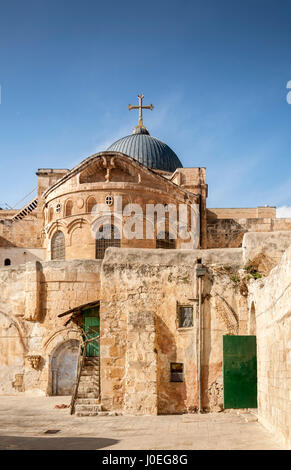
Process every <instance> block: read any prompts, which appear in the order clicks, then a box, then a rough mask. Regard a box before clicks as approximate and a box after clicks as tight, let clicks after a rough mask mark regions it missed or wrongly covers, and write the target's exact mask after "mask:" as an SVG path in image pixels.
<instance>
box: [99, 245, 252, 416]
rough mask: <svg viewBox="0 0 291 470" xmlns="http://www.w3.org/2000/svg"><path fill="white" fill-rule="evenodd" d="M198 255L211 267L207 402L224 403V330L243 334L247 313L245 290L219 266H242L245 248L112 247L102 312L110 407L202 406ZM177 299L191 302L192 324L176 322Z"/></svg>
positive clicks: (148, 410) (150, 410)
mask: <svg viewBox="0 0 291 470" xmlns="http://www.w3.org/2000/svg"><path fill="white" fill-rule="evenodd" d="M197 258H202V262H203V263H205V264H207V266H208V271H207V275H206V277H205V280H204V288H203V296H204V303H203V318H204V320H203V357H202V375H203V386H202V388H203V390H204V393H203V406H204V407H205V408H209V409H216V408H217V407H218V408H219V409H220V408H221V406H222V335H223V334H225V333H232V334H245V332H246V328H247V317H248V308H247V302H246V297H245V293H243V294H242V293H241V290H240V287H239V285H238V284H237V283H236V282H234V281H232V280H231V272H230V271H229V270H226V269H223V268H222V266H224V265H226V266H228V268H229V267H230V264H231V265H232V266H233V269H234V270H235V271H236V270H237V269H239V268H241V267H242V256H241V250H235V249H234V250H146V249H144V250H135V249H127V250H118V249H113V248H109V249H108V250H107V252H106V256H105V259H104V262H103V265H102V273H101V286H102V287H101V289H102V291H101V311H100V315H101V393H102V403H103V404H104V405H105V406H106V407H108V408H113V409H115V410H126V412H129V413H133V414H156V413H179V412H184V411H187V410H194V409H195V408H197V406H198V382H197V343H198V341H197V337H198V336H197V334H198V333H197V328H198V322H197V319H198V305H197V302H196V301H195V300H194V299H195V298H197V279H196V276H195V270H194V268H195V263H196V259H197ZM179 304H181V305H185V304H186V305H190V306H193V308H194V325H193V327H190V328H180V327H179V324H178V317H177V305H179ZM154 321H155V327H154ZM171 362H179V363H183V364H184V381H183V382H171V381H170V363H171ZM145 397H147V398H146V399H145Z"/></svg>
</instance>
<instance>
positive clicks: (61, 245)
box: [51, 231, 65, 259]
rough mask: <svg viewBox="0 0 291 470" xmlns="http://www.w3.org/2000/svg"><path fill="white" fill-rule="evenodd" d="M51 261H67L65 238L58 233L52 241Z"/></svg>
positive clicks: (61, 233)
mask: <svg viewBox="0 0 291 470" xmlns="http://www.w3.org/2000/svg"><path fill="white" fill-rule="evenodd" d="M51 259H65V236H64V234H63V232H60V231H59V232H56V233H55V234H54V235H53V238H52V241H51Z"/></svg>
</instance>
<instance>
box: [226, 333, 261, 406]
mask: <svg viewBox="0 0 291 470" xmlns="http://www.w3.org/2000/svg"><path fill="white" fill-rule="evenodd" d="M223 407H224V408H257V345H256V337H255V336H223Z"/></svg>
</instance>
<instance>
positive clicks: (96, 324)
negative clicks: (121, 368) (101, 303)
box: [82, 307, 100, 357]
mask: <svg viewBox="0 0 291 470" xmlns="http://www.w3.org/2000/svg"><path fill="white" fill-rule="evenodd" d="M82 317H83V329H84V331H85V333H86V336H87V338H88V339H90V338H94V337H95V336H97V335H99V334H100V317H99V307H94V308H88V309H86V310H84V311H83V313H82ZM86 356H89V357H92V356H99V340H94V341H91V342H90V343H88V344H87V348H86Z"/></svg>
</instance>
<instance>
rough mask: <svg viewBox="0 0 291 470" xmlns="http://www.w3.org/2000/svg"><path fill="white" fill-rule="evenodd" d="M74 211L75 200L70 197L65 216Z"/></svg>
mask: <svg viewBox="0 0 291 470" xmlns="http://www.w3.org/2000/svg"><path fill="white" fill-rule="evenodd" d="M72 212H73V201H72V200H71V199H69V200H68V201H67V202H66V210H65V216H66V217H67V216H69V215H72Z"/></svg>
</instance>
